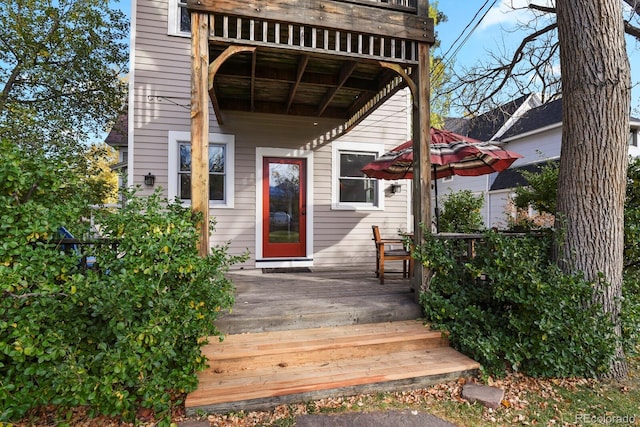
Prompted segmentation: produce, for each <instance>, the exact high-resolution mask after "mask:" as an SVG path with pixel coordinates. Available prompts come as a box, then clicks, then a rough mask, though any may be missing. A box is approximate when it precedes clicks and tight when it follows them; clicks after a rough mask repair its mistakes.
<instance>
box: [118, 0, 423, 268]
mask: <svg viewBox="0 0 640 427" xmlns="http://www.w3.org/2000/svg"><path fill="white" fill-rule="evenodd" d="M136 7H137V9H136V25H135V33H136V34H135V43H134V44H133V45H132V49H135V52H134V55H133V58H134V60H133V63H132V69H133V79H132V81H133V84H132V85H133V87H132V95H131V96H132V100H133V102H132V103H131V104H132V106H133V109H132V111H130V115H131V114H133V126H132V130H131V132H132V134H131V135H130V138H129V141H130V150H132V156H133V157H132V162H130V168H129V174H130V175H129V182H130V184H133V185H140V186H141V188H142V191H143V193H147V194H148V193H149V192H150V191H152V189H151V188H148V187H147V188H145V187H144V185H143V184H142V182H143V176H144V175H146V174H147V173H149V172H150V173H152V174H153V175H155V176H156V184H155V187H156V188H157V187H161V188H163V191H164V194H165V195H167V189H168V188H169V186H170V180H177V177H176V176H168V169H169V166H170V165H169V162H170V161H177V159H176V157H175V155H176V153H169V133H170V132H189V130H190V121H189V120H190V119H189V117H190V110H189V103H190V41H189V39H188V38H184V37H176V36H169V35H167V3H166V2H165V1H147V0H138V1H137V6H136ZM407 98H408V95H407V93H406V91H401V92H400V93H398V94H397V95H395V96H394V97H393V98H392V99H390V100H389V101H388V102H387V103H386V104H385V105H384V106H383V107H382V108H380V109H379V110H377V111H376V112H374V113H373V114H372V115H371V116H370V117H368V118H367V119H366V120H365V121H364V122H362V123H361V124H360V125H358V126H357V127H356V128H355V129H354V130H352V131H351V132H349V133H348V134H347V135H345V136H343V137H341V138H339V139H338V140H336V141H335V142H331V141H330V142H327V141H326V140H325V139H324V138H321V136H322V134H323V133H325V132H326V131H328V130H330V129H332V128H333V127H335V126H336V125H338V124H340V122H337V121H328V120H326V119H325V120H317V119H315V118H309V117H304V118H300V117H289V116H279V115H268V114H250V113H235V112H223V119H224V124H223V125H221V126H219V125H218V123H217V122H216V120H215V116H214V114H213V111H212V109H211V108H210V114H211V118H212V120H211V123H210V133H211V134H225V135H232V136H233V138H234V150H235V158H234V159H233V161H234V167H235V174H234V176H235V185H234V200H233V208H222V207H220V208H217V207H213V208H212V209H211V217H212V218H214V219H215V221H216V231H215V233H214V234H213V235H212V236H211V243H212V244H221V243H225V242H229V245H230V251H231V252H232V253H234V254H240V253H243V252H244V251H246V250H248V251H249V253H250V259H249V260H248V261H247V262H245V263H244V264H242V265H238V266H236V268H240V267H242V268H256V241H257V235H256V233H257V220H256V218H257V215H259V213H260V211H259V210H257V209H256V196H257V195H256V185H257V181H256V161H257V159H256V156H257V154H256V153H257V152H259V149H266V148H278V149H283V150H288V151H290V152H293V151H296V150H298V151H305V152H310V153H311V154H310V155H311V157H312V164H313V169H312V170H309V171H308V172H309V174H310V176H311V177H312V180H313V181H312V184H313V199H312V200H308V201H307V211H308V212H309V211H310V212H312V216H313V224H312V235H313V253H312V254H308V258H312V259H313V266H314V267H332V266H336V267H341V266H353V265H362V266H363V268H364V269H365V270H371V272H373V267H374V263H375V261H374V258H375V250H374V246H373V242H372V232H371V225H374V224H375V225H379V226H380V227H381V230H382V232H383V236H385V235H386V236H395V235H396V234H397V233H396V232H397V230H399V229H401V230H406V229H407V227H408V226H409V224H410V217H409V215H408V211H409V210H410V203H409V201H408V199H407V197H408V195H409V192H410V191H409V190H410V187H409V186H408V182H406V181H403V182H399V183H400V184H402V191H401V192H400V193H399V194H398V193H397V194H391V193H390V192H389V191H388V188H389V186H390V184H391V182H389V181H381V183H380V185H382V187H383V188H385V189H386V191H385V193H384V210H342V209H340V210H337V209H334V208H333V207H332V197H333V194H332V193H333V191H334V190H333V186H332V161H333V160H332V159H333V156H334V153H333V149H332V147H333V144H347V145H349V146H351V145H353V146H354V147H357V146H359V144H377V145H378V146H380V147H381V150H382V151H384V150H388V149H390V148H392V147H394V146H396V145H398V144H400V143H402V142H404V141H406V140H407V139H408V138H409V131H408V126H407V120H408V117H409V116H410V111H408V110H409V109H410V106H409V103H408V100H407Z"/></svg>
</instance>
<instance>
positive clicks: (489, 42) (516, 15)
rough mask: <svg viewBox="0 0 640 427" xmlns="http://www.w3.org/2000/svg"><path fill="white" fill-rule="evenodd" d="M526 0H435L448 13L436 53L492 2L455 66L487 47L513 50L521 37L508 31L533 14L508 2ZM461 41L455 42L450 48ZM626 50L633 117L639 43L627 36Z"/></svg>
mask: <svg viewBox="0 0 640 427" xmlns="http://www.w3.org/2000/svg"><path fill="white" fill-rule="evenodd" d="M529 2H530V1H528V0H496V1H485V0H467V1H464V2H462V1H461V0H438V1H437V3H438V10H440V11H441V12H443V13H444V14H445V15H446V16H447V22H443V23H441V24H439V25H438V26H437V27H436V32H437V33H438V38H439V39H440V40H441V44H440V48H439V49H438V51H436V53H439V54H444V53H445V52H447V51H448V50H449V49H450V48H451V47H452V45H454V42H455V41H456V39H457V38H458V36H460V34H461V33H463V30H464V29H465V27H466V26H467V24H469V23H470V22H471V21H473V22H474V23H476V22H477V21H478V20H479V18H480V17H481V16H482V15H483V13H484V11H486V10H487V9H489V6H491V5H492V4H493V7H491V9H490V10H489V11H488V13H487V14H486V16H485V17H484V19H483V20H482V22H481V23H480V25H479V26H478V27H477V28H476V29H475V31H473V32H472V34H471V36H470V37H469V39H468V40H467V41H466V43H465V44H464V45H463V46H462V47H461V48H460V50H459V51H458V53H457V55H456V56H455V59H454V62H453V63H454V68H455V69H460V67H463V66H464V67H470V66H473V65H474V64H477V63H478V61H479V60H482V59H483V58H486V57H487V50H493V51H494V52H498V51H507V52H513V51H514V50H515V49H516V47H517V46H518V44H519V43H520V41H521V40H522V37H521V36H518V34H514V33H512V32H510V30H513V29H514V28H515V27H516V25H517V23H518V20H521V21H523V22H526V21H527V20H528V18H530V17H531V16H532V15H531V14H530V12H528V11H525V10H519V11H513V10H512V9H511V8H509V6H508V5H510V4H512V3H513V4H515V5H516V6H526V5H527V4H528V3H529ZM535 3H536V4H548V3H549V1H548V0H536V1H535ZM483 5H485V7H484V8H483V9H482V12H481V13H480V14H479V15H478V17H477V18H476V19H475V20H474V19H473V18H474V16H475V14H476V13H477V12H478V11H479V10H480V9H481V7H482V6H483ZM472 27H473V25H471V27H469V29H467V31H465V32H464V34H465V35H466V34H468V33H469V31H470V29H471V28H472ZM462 39H464V36H463V38H462ZM462 39H460V41H462ZM460 41H458V42H457V43H455V45H454V49H453V50H451V51H452V52H453V51H454V50H455V46H457V45H458V44H459V43H460ZM627 51H628V52H629V60H630V63H631V80H632V81H631V84H632V86H633V88H632V100H631V108H632V114H633V116H634V117H640V43H638V42H635V41H634V40H632V39H630V38H629V37H627Z"/></svg>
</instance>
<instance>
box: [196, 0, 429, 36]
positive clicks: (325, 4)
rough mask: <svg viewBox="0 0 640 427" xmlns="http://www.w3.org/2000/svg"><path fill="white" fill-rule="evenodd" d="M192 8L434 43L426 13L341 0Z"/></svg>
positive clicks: (231, 2)
mask: <svg viewBox="0 0 640 427" xmlns="http://www.w3.org/2000/svg"><path fill="white" fill-rule="evenodd" d="M187 7H188V8H189V10H192V11H201V12H207V13H217V14H223V15H228V16H236V17H240V18H243V19H256V20H269V21H275V22H281V23H285V24H299V25H307V26H311V27H318V28H329V29H335V30H340V31H352V32H359V33H364V34H373V35H377V36H380V37H393V38H401V39H406V40H416V41H420V42H425V43H429V44H432V43H434V42H435V39H434V32H433V28H434V25H433V19H431V18H429V17H428V10H427V12H426V13H421V12H420V8H418V14H414V13H402V12H399V11H398V10H392V9H384V8H380V7H373V6H366V5H362V4H353V3H346V2H339V1H318V0H187Z"/></svg>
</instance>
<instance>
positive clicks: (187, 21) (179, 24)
mask: <svg viewBox="0 0 640 427" xmlns="http://www.w3.org/2000/svg"><path fill="white" fill-rule="evenodd" d="M168 16H169V19H168V24H169V28H168V31H169V34H171V35H174V36H188V35H189V34H190V33H191V15H190V14H189V10H188V9H187V0H169V14H168Z"/></svg>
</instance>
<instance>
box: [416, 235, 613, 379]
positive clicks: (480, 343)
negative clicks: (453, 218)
mask: <svg viewBox="0 0 640 427" xmlns="http://www.w3.org/2000/svg"><path fill="white" fill-rule="evenodd" d="M550 240H551V239H550V237H543V238H540V237H513V236H505V235H500V234H498V233H494V232H488V233H486V234H485V240H484V242H483V243H482V244H478V245H477V246H476V256H475V257H474V258H472V259H470V260H466V262H463V263H457V262H455V261H454V260H455V259H456V257H457V256H459V254H458V253H456V252H455V251H456V250H459V249H458V248H457V247H456V245H455V242H451V241H444V240H438V239H435V238H433V237H430V236H429V235H427V236H425V244H424V245H423V246H421V247H419V248H418V249H417V251H416V253H417V258H418V260H419V261H420V262H422V263H423V265H425V266H426V267H428V268H429V269H430V270H431V271H432V272H433V278H432V280H431V283H430V287H429V289H428V291H427V292H424V293H423V294H422V295H421V301H422V304H423V306H424V309H425V312H426V315H427V320H428V321H429V322H431V323H432V325H433V326H434V327H437V328H443V329H446V330H449V331H450V332H451V342H452V345H453V346H455V347H456V348H457V349H459V350H460V351H462V352H463V353H465V354H467V355H469V356H470V357H472V358H474V359H475V360H477V361H479V362H480V363H481V364H482V366H483V369H484V370H486V372H487V373H490V374H496V375H500V374H504V372H505V369H513V370H515V371H521V372H524V373H526V374H528V375H532V376H547V377H551V376H562V377H568V376H595V375H597V374H599V373H601V372H605V371H606V370H607V367H608V366H609V361H610V359H611V357H612V355H613V351H614V343H615V338H614V337H613V336H611V335H610V334H609V332H608V331H611V328H609V327H607V325H608V324H610V321H609V319H608V318H607V316H606V315H604V314H603V313H602V311H601V310H600V308H599V307H596V306H594V305H591V304H590V302H591V301H592V296H593V287H592V286H591V285H590V284H589V283H587V282H586V281H584V280H582V279H581V278H580V277H574V276H568V275H565V274H563V273H561V272H560V270H559V269H558V268H557V267H555V265H553V264H552V263H551V262H550V260H549V252H550V245H551V241H550Z"/></svg>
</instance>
